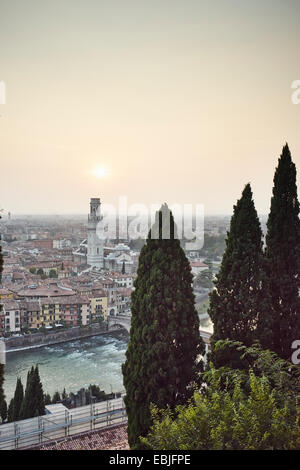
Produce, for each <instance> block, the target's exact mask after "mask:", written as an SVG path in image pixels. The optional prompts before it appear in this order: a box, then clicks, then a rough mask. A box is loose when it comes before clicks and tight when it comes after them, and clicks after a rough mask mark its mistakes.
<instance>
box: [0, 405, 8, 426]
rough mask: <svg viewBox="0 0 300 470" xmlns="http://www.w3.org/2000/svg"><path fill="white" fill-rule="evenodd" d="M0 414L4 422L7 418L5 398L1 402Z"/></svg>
mask: <svg viewBox="0 0 300 470" xmlns="http://www.w3.org/2000/svg"><path fill="white" fill-rule="evenodd" d="M0 416H1V421H2V423H4V422H5V420H6V418H7V403H6V401H5V400H3V401H2V403H1V408H0Z"/></svg>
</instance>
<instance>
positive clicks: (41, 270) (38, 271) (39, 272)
mask: <svg viewBox="0 0 300 470" xmlns="http://www.w3.org/2000/svg"><path fill="white" fill-rule="evenodd" d="M37 274H38V275H39V276H43V275H44V274H45V273H44V270H43V269H42V268H39V269H38V270H37Z"/></svg>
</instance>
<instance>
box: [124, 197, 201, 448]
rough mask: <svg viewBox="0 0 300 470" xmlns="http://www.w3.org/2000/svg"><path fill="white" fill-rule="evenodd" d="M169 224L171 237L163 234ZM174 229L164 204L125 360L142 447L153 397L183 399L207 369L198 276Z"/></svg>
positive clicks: (143, 261) (162, 403)
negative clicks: (194, 286) (196, 291)
mask: <svg viewBox="0 0 300 470" xmlns="http://www.w3.org/2000/svg"><path fill="white" fill-rule="evenodd" d="M166 221H167V222H166ZM165 230H167V231H168V230H169V239H164V238H165V237H164V231H165ZM175 231H176V227H175V224H174V219H173V216H172V214H171V212H170V211H169V209H168V207H167V205H163V206H162V208H161V209H160V211H159V212H157V213H156V219H155V223H154V226H153V227H152V229H151V230H150V232H149V235H148V238H147V242H146V244H145V245H144V246H143V248H142V250H141V254H140V257H139V266H138V271H137V278H136V280H135V290H134V292H133V293H132V317H131V330H130V341H129V344H128V349H127V352H126V362H125V364H123V366H122V371H123V379H124V386H125V389H126V397H125V404H126V410H127V416H128V428H127V431H128V441H129V444H130V447H131V448H140V447H141V444H140V440H139V436H145V435H146V434H147V433H148V431H149V428H150V425H151V416H150V403H154V404H156V405H157V406H158V407H160V408H164V407H166V406H167V405H169V406H170V408H171V409H174V408H175V406H176V405H178V404H180V403H184V402H185V401H186V400H187V399H188V398H189V397H190V396H191V394H192V385H193V384H195V383H196V382H199V375H200V372H201V370H202V361H200V360H199V355H200V354H204V350H205V348H204V343H203V340H202V338H201V337H200V332H199V318H198V315H197V312H196V310H195V306H194V294H193V291H192V280H193V276H192V274H191V268H190V264H189V262H188V260H187V258H186V256H185V253H184V251H183V250H182V248H181V246H180V242H179V240H178V239H176V232H175ZM155 237H156V239H155Z"/></svg>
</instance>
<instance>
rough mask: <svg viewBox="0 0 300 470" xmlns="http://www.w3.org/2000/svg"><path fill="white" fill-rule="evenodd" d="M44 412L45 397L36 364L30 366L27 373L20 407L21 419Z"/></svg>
mask: <svg viewBox="0 0 300 470" xmlns="http://www.w3.org/2000/svg"><path fill="white" fill-rule="evenodd" d="M44 413H45V399H44V393H43V387H42V384H41V380H40V375H39V369H38V366H36V367H35V368H34V367H33V366H32V368H31V370H30V371H29V372H28V374H27V383H26V390H25V394H24V400H23V403H22V407H21V417H22V419H27V418H32V417H34V416H40V415H43V414H44Z"/></svg>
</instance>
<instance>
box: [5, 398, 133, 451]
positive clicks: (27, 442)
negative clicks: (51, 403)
mask: <svg viewBox="0 0 300 470" xmlns="http://www.w3.org/2000/svg"><path fill="white" fill-rule="evenodd" d="M126 421H127V416H126V410H125V405H124V401H123V398H116V399H114V400H108V401H105V402H100V403H95V404H93V405H87V406H81V407H79V408H72V409H70V410H65V411H59V412H56V413H50V414H47V415H44V416H38V417H36V418H30V419H26V420H23V421H16V422H14V423H8V424H2V425H0V450H11V449H21V448H28V447H33V446H35V445H37V444H41V443H46V442H48V441H50V440H56V439H61V438H64V437H68V436H72V435H75V434H80V433H82V432H86V431H92V430H94V429H101V428H107V427H109V426H112V425H114V424H121V423H124V422H126Z"/></svg>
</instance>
